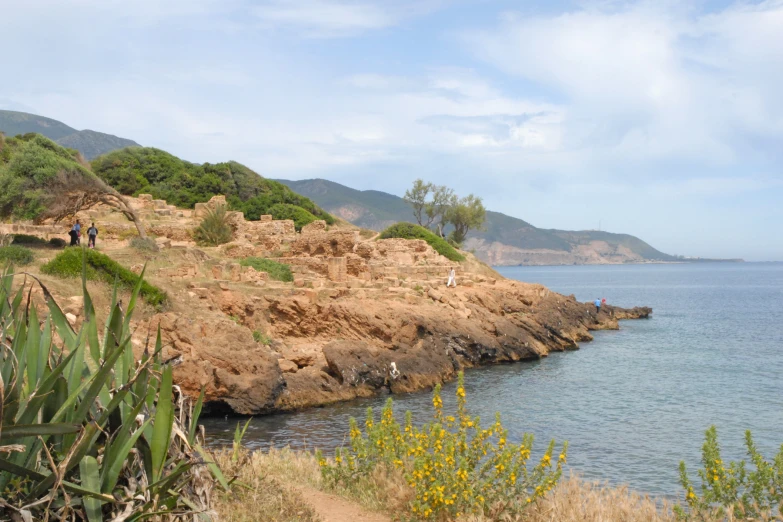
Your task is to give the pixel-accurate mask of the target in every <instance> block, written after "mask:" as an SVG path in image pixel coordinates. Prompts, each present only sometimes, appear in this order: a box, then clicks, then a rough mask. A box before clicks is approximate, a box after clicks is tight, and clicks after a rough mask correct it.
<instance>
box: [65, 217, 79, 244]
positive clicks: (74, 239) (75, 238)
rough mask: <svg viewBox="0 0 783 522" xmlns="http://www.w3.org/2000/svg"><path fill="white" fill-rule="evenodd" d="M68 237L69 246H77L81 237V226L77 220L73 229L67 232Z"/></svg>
mask: <svg viewBox="0 0 783 522" xmlns="http://www.w3.org/2000/svg"><path fill="white" fill-rule="evenodd" d="M68 235H69V236H71V246H76V245H78V244H79V241H80V238H81V235H82V225H81V223H79V220H78V219H77V220H76V223H74V225H73V228H71V231H70V232H68Z"/></svg>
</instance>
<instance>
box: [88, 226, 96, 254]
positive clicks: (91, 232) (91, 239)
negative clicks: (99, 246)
mask: <svg viewBox="0 0 783 522" xmlns="http://www.w3.org/2000/svg"><path fill="white" fill-rule="evenodd" d="M97 237H98V229H97V228H95V223H93V224H92V225H90V228H88V229H87V246H88V247H90V248H95V239H96V238H97Z"/></svg>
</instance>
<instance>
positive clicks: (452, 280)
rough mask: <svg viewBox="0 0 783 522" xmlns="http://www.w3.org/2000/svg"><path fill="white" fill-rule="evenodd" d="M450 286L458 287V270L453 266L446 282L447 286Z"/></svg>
mask: <svg viewBox="0 0 783 522" xmlns="http://www.w3.org/2000/svg"><path fill="white" fill-rule="evenodd" d="M449 286H453V287H454V288H457V271H456V270H454V267H451V271H450V272H449V281H448V283H446V287H449Z"/></svg>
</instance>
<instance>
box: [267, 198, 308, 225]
mask: <svg viewBox="0 0 783 522" xmlns="http://www.w3.org/2000/svg"><path fill="white" fill-rule="evenodd" d="M267 212H268V213H269V214H271V215H272V217H273V218H274V219H291V220H293V222H294V227H295V228H296V230H297V232H301V230H302V227H303V226H305V225H309V224H310V223H312V222H313V221H315V220H317V219H318V218H317V217H315V216H314V215H312V214H311V213H310V212H308V211H306V210H305V209H303V208H301V207H297V206H296V205H289V204H287V203H278V204H277V205H273V206H271V207H269V209H268V210H267Z"/></svg>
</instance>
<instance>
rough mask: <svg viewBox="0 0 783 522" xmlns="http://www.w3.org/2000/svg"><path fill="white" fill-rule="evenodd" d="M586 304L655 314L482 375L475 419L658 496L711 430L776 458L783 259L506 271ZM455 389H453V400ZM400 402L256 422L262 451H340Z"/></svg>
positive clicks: (216, 433) (227, 434) (471, 393)
mask: <svg viewBox="0 0 783 522" xmlns="http://www.w3.org/2000/svg"><path fill="white" fill-rule="evenodd" d="M497 270H498V271H499V272H500V273H501V274H502V275H504V276H505V277H508V278H512V279H517V280H520V281H527V282H531V283H541V284H543V285H545V286H547V287H549V288H550V289H552V290H554V291H557V292H560V293H563V294H566V295H570V294H574V295H575V296H576V298H577V299H578V300H580V301H593V300H595V299H596V298H606V300H607V302H608V303H609V304H612V305H617V306H623V307H633V306H650V307H652V308H653V315H652V316H651V318H649V319H643V320H635V321H621V323H620V330H619V331H604V332H594V337H595V339H594V340H593V341H592V342H586V343H581V345H580V349H579V350H578V351H574V352H566V353H555V354H551V355H550V356H549V357H546V358H544V359H541V360H539V361H535V362H522V363H516V364H508V365H498V366H491V367H485V368H479V369H473V370H468V372H467V373H466V392H467V397H468V405H469V408H470V410H471V412H472V413H473V414H475V415H479V416H481V417H482V418H483V419H486V421H487V423H489V422H491V421H492V419H493V418H494V415H495V412H500V414H501V419H502V421H503V424H504V425H505V426H506V427H507V428H508V429H509V432H510V439H512V440H517V441H518V440H519V439H521V437H522V435H523V433H533V434H534V435H535V437H536V446H535V447H534V454H535V453H536V450H537V451H538V452H542V451H543V450H544V448H545V446H546V444H547V443H548V441H549V440H551V439H554V440H555V441H557V443H561V442H562V441H566V440H567V441H568V442H569V449H568V466H567V469H568V471H569V472H570V473H577V474H579V475H580V476H582V477H583V478H585V479H588V480H594V481H599V482H602V483H607V484H610V485H628V486H629V487H630V488H631V489H633V490H635V491H638V492H641V493H647V494H650V495H653V496H657V497H668V498H673V497H676V496H678V495H679V494H680V493H681V488H680V486H679V481H678V465H679V463H680V461H685V463H686V465H687V466H688V469H689V470H690V472H691V473H692V475H694V476H695V473H696V469H697V467H698V465H699V463H700V458H701V446H702V444H703V441H704V432H705V430H706V429H707V428H708V427H710V426H711V425H715V426H716V427H717V429H718V435H719V441H720V444H721V448H722V451H723V454H724V459H723V460H724V461H727V460H731V459H742V458H744V457H745V456H746V451H745V447H744V436H745V431H746V430H750V431H751V432H752V434H753V437H754V439H755V442H756V443H757V445H758V447H759V448H760V449H761V451H762V453H763V454H765V456H767V457H768V458H770V459H771V458H772V457H773V456H774V454H775V453H776V452H777V451H779V450H780V448H781V444H783V264H781V263H693V264H644V265H619V266H559V267H500V268H497ZM454 391H455V384H454V383H450V384H447V385H445V386H444V391H443V395H444V399H445V400H444V402H445V407H446V408H449V407H451V406H453V404H454V400H453V394H454ZM393 398H394V405H395V411H396V412H398V413H400V414H402V413H403V412H404V411H406V410H410V411H411V412H412V413H413V418H414V422H419V423H424V422H426V421H428V420H430V416H431V412H432V409H431V408H432V402H431V394H430V392H427V391H423V392H417V393H412V394H406V395H396V396H394V397H393ZM386 399H387V397H375V398H371V399H362V400H354V401H351V402H348V403H342V404H337V405H332V406H328V407H323V408H315V409H311V410H307V411H303V412H298V413H289V414H276V415H270V416H262V417H257V418H254V419H252V420H251V422H250V426H249V428H248V431H247V434H246V437H245V443H246V444H247V445H248V446H249V447H250V448H259V449H266V448H269V447H284V446H291V447H293V448H298V449H308V450H312V449H315V448H320V449H322V450H325V451H327V452H329V451H333V450H334V449H335V448H336V447H337V446H340V445H341V444H343V443H344V441H345V440H346V433H347V429H348V419H349V417H351V416H353V417H357V418H363V417H364V415H365V411H366V409H367V407H373V408H376V409H380V408H381V407H382V406H383V404H384V402H385V401H386ZM240 420H241V419H237V418H231V417H228V418H223V417H219V418H210V419H205V422H206V425H207V434H208V437H209V439H210V442H211V443H213V444H224V443H230V441H231V438H232V435H233V431H234V429H235V426H236V424H237V422H238V421H240Z"/></svg>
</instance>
